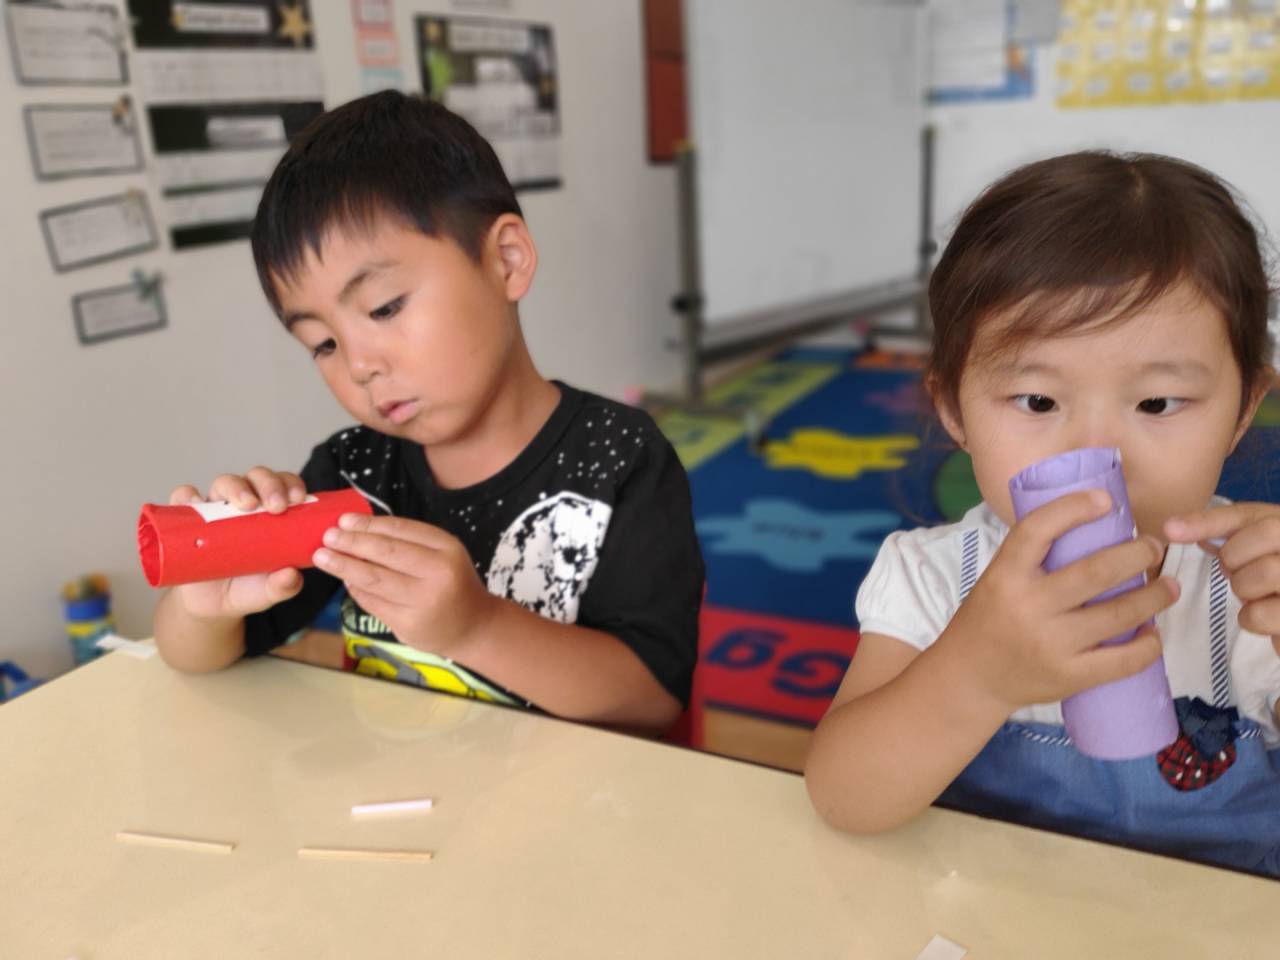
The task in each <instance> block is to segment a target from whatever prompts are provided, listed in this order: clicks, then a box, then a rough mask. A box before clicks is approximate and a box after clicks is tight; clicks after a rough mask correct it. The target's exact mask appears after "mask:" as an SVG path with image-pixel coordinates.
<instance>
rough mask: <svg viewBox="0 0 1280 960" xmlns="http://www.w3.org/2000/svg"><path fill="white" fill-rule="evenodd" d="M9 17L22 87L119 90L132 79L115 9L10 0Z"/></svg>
mask: <svg viewBox="0 0 1280 960" xmlns="http://www.w3.org/2000/svg"><path fill="white" fill-rule="evenodd" d="M5 19H6V20H7V21H8V27H9V29H8V34H9V50H10V53H11V54H12V60H13V71H14V74H15V76H16V77H17V79H18V82H19V83H24V84H31V85H40V84H75V85H77V86H93V85H98V84H103V85H113V86H119V85H121V84H124V83H127V82H128V81H129V74H128V66H127V62H126V60H125V53H124V32H123V31H124V27H123V25H122V24H121V22H120V11H119V10H117V9H116V8H115V7H113V6H109V5H107V4H95V3H70V2H67V3H47V2H37V0H9V2H8V3H6V4H5Z"/></svg>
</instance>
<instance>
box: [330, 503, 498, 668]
mask: <svg viewBox="0 0 1280 960" xmlns="http://www.w3.org/2000/svg"><path fill="white" fill-rule="evenodd" d="M324 542H325V547H326V548H327V549H321V550H317V551H316V555H315V560H316V566H318V567H320V569H322V570H324V571H326V572H327V573H330V574H332V575H333V576H335V577H338V578H339V579H341V580H342V582H343V583H344V584H346V587H347V590H348V592H349V593H350V594H351V596H352V598H353V599H354V600H355V601H356V602H357V603H358V604H360V606H361V607H363V608H364V609H365V610H367V611H369V612H370V613H372V614H373V615H374V616H375V617H377V618H378V619H379V620H381V621H382V622H383V623H385V624H386V625H387V626H388V627H389V628H390V629H391V631H392V632H393V633H394V634H395V635H396V637H397V639H399V640H400V641H401V642H402V643H405V644H408V645H409V646H411V647H416V648H417V649H419V650H426V651H430V652H431V653H435V654H439V655H440V656H450V651H455V650H458V649H459V648H461V647H462V646H464V645H465V644H466V643H467V642H468V641H470V640H472V639H474V638H475V637H476V636H477V635H478V634H479V631H480V630H482V629H483V625H484V623H485V622H486V621H487V620H488V618H489V616H490V614H491V613H492V612H493V610H494V607H495V605H496V604H497V603H498V602H499V600H498V598H497V597H494V596H493V595H492V594H490V593H489V591H488V590H486V589H485V586H484V584H483V583H481V582H480V578H479V576H477V575H476V571H475V567H474V566H473V565H472V562H471V557H470V555H469V554H468V553H467V548H466V547H464V546H463V545H462V543H461V542H459V541H458V540H457V539H456V538H454V537H453V536H451V535H450V534H448V533H446V532H445V531H443V530H441V529H440V528H439V527H433V526H430V525H429V524H425V523H419V522H418V521H416V520H406V519H405V518H404V517H369V516H364V515H362V514H350V513H348V514H344V515H343V516H342V517H341V518H340V519H339V521H338V527H336V528H330V529H329V530H328V531H327V532H326V533H325V535H324Z"/></svg>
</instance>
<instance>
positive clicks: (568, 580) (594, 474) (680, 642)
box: [245, 382, 704, 704]
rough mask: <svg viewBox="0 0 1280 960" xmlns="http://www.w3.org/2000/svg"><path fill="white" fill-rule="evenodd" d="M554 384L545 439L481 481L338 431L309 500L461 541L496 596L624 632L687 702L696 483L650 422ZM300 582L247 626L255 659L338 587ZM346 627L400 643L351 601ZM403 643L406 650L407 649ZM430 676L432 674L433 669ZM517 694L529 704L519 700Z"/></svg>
mask: <svg viewBox="0 0 1280 960" xmlns="http://www.w3.org/2000/svg"><path fill="white" fill-rule="evenodd" d="M556 385H557V386H558V387H559V389H560V395H561V396H560V403H559V404H558V405H557V407H556V409H555V410H554V412H553V413H552V414H551V416H550V418H549V419H548V420H547V422H546V424H545V425H544V426H543V427H542V429H541V430H540V431H539V432H538V434H537V436H535V437H534V439H533V440H532V441H531V442H530V443H529V445H528V446H527V447H526V448H525V449H524V450H523V451H522V452H521V453H520V455H519V456H518V457H516V459H515V460H514V461H512V462H511V463H510V464H509V465H508V466H507V467H505V468H504V469H503V470H501V471H500V472H499V473H497V474H496V475H495V476H493V477H490V478H489V479H488V480H485V481H483V482H481V483H478V484H475V485H474V486H471V487H466V488H464V489H460V490H445V489H442V488H441V487H439V486H437V485H436V483H435V481H434V480H433V479H432V477H431V473H430V470H429V469H428V467H427V461H426V457H425V454H424V451H423V448H422V446H421V445H420V444H416V443H413V442H411V441H408V440H404V439H400V438H397V437H390V436H387V435H385V434H382V433H378V432H377V431H374V430H370V429H369V428H367V427H351V428H349V429H347V430H343V431H341V432H340V433H337V434H334V435H333V436H332V437H330V438H329V440H328V441H326V442H325V443H322V444H320V445H319V446H317V447H316V448H315V449H314V450H313V451H312V452H311V457H310V459H309V460H308V461H307V464H306V466H305V467H303V469H302V479H303V481H304V482H305V483H306V487H307V490H308V491H313V492H316V491H323V490H337V489H342V488H344V487H347V486H354V487H356V488H358V489H359V490H360V491H361V492H362V493H364V494H365V495H366V497H368V498H369V499H370V501H371V502H372V503H373V504H374V508H375V512H378V513H382V512H389V513H391V514H394V515H395V516H398V517H406V518H408V519H411V520H420V521H422V522H424V523H429V524H431V525H433V526H436V527H440V528H442V529H444V530H446V531H448V532H449V533H451V534H453V536H455V537H457V538H458V539H459V540H460V541H462V543H463V544H464V545H465V546H466V548H467V551H468V553H469V554H470V555H471V558H472V560H473V561H474V563H475V567H476V571H477V572H478V574H479V576H480V578H481V580H482V581H483V582H485V584H486V586H487V587H488V589H489V592H490V593H493V594H496V595H498V596H503V597H507V598H510V599H512V600H515V601H516V602H518V603H520V604H522V605H523V606H525V607H527V608H528V609H530V610H532V611H534V612H535V613H538V614H541V615H542V616H545V617H548V618H550V619H552V620H557V621H560V622H562V623H574V624H577V625H579V626H582V627H589V628H591V629H595V630H600V631H603V632H605V633H608V634H611V635H612V636H614V637H617V638H618V639H619V640H621V641H622V642H623V643H624V644H626V645H627V646H628V647H629V648H630V649H631V650H633V651H634V652H635V654H636V655H637V656H638V657H639V658H640V660H641V661H642V662H643V663H644V664H645V665H646V666H647V667H648V668H649V670H650V671H651V672H652V673H653V675H654V677H655V678H656V679H657V680H658V681H659V682H660V683H661V684H662V686H663V687H665V688H666V689H667V690H668V691H670V692H671V694H672V695H673V696H675V697H676V698H677V699H678V700H679V701H680V702H681V703H682V704H687V703H688V701H689V692H690V685H691V682H692V675H693V667H694V662H695V660H696V657H697V636H698V608H699V605H700V603H701V598H702V586H703V577H704V570H703V563H702V555H701V552H700V550H699V548H698V541H697V536H696V534H695V532H694V525H693V511H692V506H691V503H690V494H689V481H688V477H687V476H686V475H685V472H684V468H683V467H682V466H681V464H680V461H679V460H678V459H677V457H676V453H675V450H673V449H672V447H671V444H670V443H669V442H668V441H667V440H666V438H665V437H663V435H662V434H661V433H660V432H659V430H658V428H657V426H656V425H655V424H654V422H653V420H652V419H651V418H650V417H649V415H648V414H646V413H644V412H643V411H641V410H638V409H636V408H634V407H629V406H626V405H624V404H621V403H616V402H614V401H612V400H608V399H605V398H604V397H599V396H596V395H594V394H591V393H586V392H584V391H581V390H575V389H574V388H572V387H569V386H566V385H564V384H562V383H558V382H557V384H556ZM302 575H303V587H302V590H301V591H300V592H299V593H298V594H297V595H296V596H295V597H293V598H292V599H290V600H287V601H285V602H284V603H280V604H277V605H276V606H275V607H272V608H271V609H270V610H267V611H265V612H263V613H259V614H254V615H253V616H250V617H247V618H246V620H245V648H246V653H248V654H250V655H254V654H259V653H263V652H265V651H267V650H269V649H271V648H272V647H275V646H278V645H279V644H281V643H284V642H285V641H286V640H287V639H288V638H289V637H290V636H292V635H293V634H294V633H296V632H297V631H299V630H301V629H303V628H305V627H307V626H309V625H310V624H311V623H312V622H313V621H314V619H315V617H316V615H317V614H318V613H319V612H320V610H321V609H323V607H324V606H325V604H326V603H328V601H329V600H330V599H331V598H332V597H333V595H334V593H335V592H336V591H337V590H338V589H339V588H340V587H341V586H342V584H341V581H339V580H337V579H336V578H334V577H332V576H331V575H329V574H327V573H325V572H323V571H321V570H318V569H314V568H313V569H309V570H304V571H303V574H302ZM343 627H344V633H346V634H347V637H348V644H349V650H350V643H351V640H352V637H353V635H355V636H358V637H361V638H368V639H371V640H382V641H395V637H394V635H392V634H391V633H390V632H389V631H388V630H387V629H386V626H385V624H382V622H381V621H380V620H378V619H377V618H376V617H372V616H371V615H369V614H367V613H365V612H364V611H362V610H360V609H359V607H358V606H357V605H356V604H355V602H354V600H352V599H351V598H350V597H347V598H346V600H345V601H344V609H343ZM384 646H385V644H384ZM395 648H396V649H400V650H403V651H405V652H406V653H408V652H409V651H408V648H404V647H403V646H402V645H400V644H398V643H396V644H395ZM444 663H445V664H446V665H449V666H451V662H449V661H445V662H444ZM463 666H465V665H463ZM423 669H424V670H425V671H426V672H427V674H428V676H430V670H431V668H430V667H426V668H423ZM376 672H379V673H381V674H382V675H386V676H395V675H397V674H398V673H404V672H405V671H404V668H403V666H400V667H391V668H388V669H386V670H382V669H379V670H378V671H376ZM455 672H460V673H461V674H462V675H463V676H464V677H467V678H471V677H472V676H476V677H478V676H479V675H472V674H469V673H468V672H467V671H465V670H462V671H455ZM480 681H481V682H478V683H477V684H475V686H479V687H481V688H482V689H488V685H489V684H491V681H484V678H480ZM413 682H417V683H419V684H422V685H426V686H433V687H439V688H442V689H452V686H451V684H453V683H455V681H454V679H453V678H448V682H443V683H434V682H430V680H428V681H427V682H426V683H423V681H422V680H421V679H420V678H419V677H416V676H415V677H414V678H413ZM464 685H465V686H467V687H472V686H473V685H472V684H470V683H466V684H464ZM497 690H498V691H501V688H497ZM456 692H459V693H471V694H472V695H476V694H475V693H474V690H473V689H462V688H459V689H457V690H456ZM501 692H504V693H505V692H507V691H501ZM480 695H481V696H483V695H484V694H480ZM511 697H512V699H514V700H516V701H518V702H524V701H521V700H520V697H519V693H518V691H517V692H515V693H513V694H512V695H511Z"/></svg>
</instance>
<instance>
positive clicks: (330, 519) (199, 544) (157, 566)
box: [138, 489, 373, 587]
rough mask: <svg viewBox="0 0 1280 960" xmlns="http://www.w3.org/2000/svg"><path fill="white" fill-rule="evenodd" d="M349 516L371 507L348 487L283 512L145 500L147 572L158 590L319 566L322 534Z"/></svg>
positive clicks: (141, 528)
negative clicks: (315, 557)
mask: <svg viewBox="0 0 1280 960" xmlns="http://www.w3.org/2000/svg"><path fill="white" fill-rule="evenodd" d="M344 513H364V514H371V513H373V510H372V509H371V508H370V507H369V502H368V501H367V500H365V498H364V497H363V496H362V495H361V494H360V493H359V492H357V491H355V490H350V489H348V490H336V491H330V492H325V493H314V494H311V495H309V496H308V497H307V500H306V502H304V503H299V504H297V505H295V506H292V507H289V509H287V510H286V511H285V512H284V513H268V512H267V511H266V510H254V511H251V512H248V513H244V512H241V511H240V510H237V509H236V508H235V507H232V506H230V505H229V504H226V503H197V504H184V505H183V506H177V507H168V506H162V505H160V504H156V503H148V504H144V505H143V507H142V514H141V515H140V516H139V517H138V555H139V556H140V557H141V559H142V572H143V573H144V574H146V577H147V582H148V583H150V584H151V585H152V586H153V587H171V586H174V585H175V584H179V583H195V582H197V581H200V580H225V579H227V578H228V577H239V576H244V575H245V574H250V573H270V572H271V571H272V570H282V569H284V568H285V567H298V568H303V567H310V566H314V564H313V563H312V561H311V556H312V554H314V553H315V552H316V551H317V550H318V549H320V546H321V544H322V538H323V536H324V532H325V531H326V530H328V529H329V528H330V527H336V526H337V525H338V518H339V517H340V516H342V515H343V514H344Z"/></svg>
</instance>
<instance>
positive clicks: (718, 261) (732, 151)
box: [685, 0, 925, 339]
mask: <svg viewBox="0 0 1280 960" xmlns="http://www.w3.org/2000/svg"><path fill="white" fill-rule="evenodd" d="M922 24H923V15H922V10H921V7H920V6H919V5H917V4H916V3H914V2H912V0H879V2H877V0H804V2H803V3H795V2H790V0H685V36H686V41H685V50H686V61H687V64H688V69H689V108H690V129H691V139H692V140H693V143H694V145H695V148H696V150H697V170H698V173H697V206H696V209H697V217H698V229H699V231H700V242H699V251H700V256H701V260H702V264H701V267H702V293H703V297H704V302H705V321H706V325H707V333H708V339H714V337H715V334H716V333H717V332H719V333H721V334H724V333H727V332H728V330H729V328H730V327H736V326H739V325H742V324H743V323H744V322H750V320H751V319H752V318H758V317H759V316H760V315H761V314H767V313H783V312H785V311H786V309H787V308H789V307H791V306H793V305H797V304H805V303H812V302H813V301H820V300H827V299H831V298H833V297H838V296H839V295H841V294H844V293H848V292H851V291H854V290H857V289H861V288H865V287H869V286H876V285H879V284H883V283H888V282H892V281H897V280H902V279H904V278H907V277H912V276H914V275H915V274H916V272H917V265H918V259H919V247H920V204H921V197H920V170H921V158H920V137H921V128H922V126H923V125H924V119H925V112H924V103H923V73H922V69H923V57H922V55H921V51H922V49H923V43H922V37H923V34H922ZM716 328H719V330H718V331H717V329H716Z"/></svg>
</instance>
